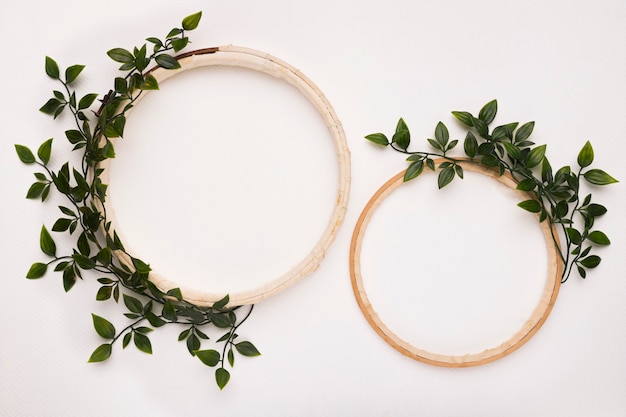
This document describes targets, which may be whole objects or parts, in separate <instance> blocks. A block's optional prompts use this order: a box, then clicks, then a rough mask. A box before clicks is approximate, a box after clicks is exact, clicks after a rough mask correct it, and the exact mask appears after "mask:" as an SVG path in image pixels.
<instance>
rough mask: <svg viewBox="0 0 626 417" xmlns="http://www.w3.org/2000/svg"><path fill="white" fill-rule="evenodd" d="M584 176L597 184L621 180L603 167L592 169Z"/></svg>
mask: <svg viewBox="0 0 626 417" xmlns="http://www.w3.org/2000/svg"><path fill="white" fill-rule="evenodd" d="M583 176H584V177H585V179H586V180H587V181H588V182H590V183H591V184H595V185H608V184H613V183H616V182H619V181H617V180H616V179H615V178H613V177H612V176H610V175H609V174H607V173H606V172H604V171H603V170H601V169H590V170H589V171H587V172H585V173H584V174H583Z"/></svg>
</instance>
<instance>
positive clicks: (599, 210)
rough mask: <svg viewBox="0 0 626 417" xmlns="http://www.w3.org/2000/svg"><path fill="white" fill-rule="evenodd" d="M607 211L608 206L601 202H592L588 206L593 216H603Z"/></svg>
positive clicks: (588, 210) (588, 211)
mask: <svg viewBox="0 0 626 417" xmlns="http://www.w3.org/2000/svg"><path fill="white" fill-rule="evenodd" d="M606 211H607V210H606V207H604V206H603V205H601V204H596V203H591V204H589V205H588V206H587V213H589V215H591V216H593V217H598V216H602V215H603V214H605V213H606Z"/></svg>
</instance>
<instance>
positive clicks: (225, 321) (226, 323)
mask: <svg viewBox="0 0 626 417" xmlns="http://www.w3.org/2000/svg"><path fill="white" fill-rule="evenodd" d="M211 321H212V322H213V324H214V325H215V326H216V327H219V328H221V329H225V328H227V327H230V325H231V322H230V319H229V318H228V316H227V315H225V314H214V315H213V316H212V317H211Z"/></svg>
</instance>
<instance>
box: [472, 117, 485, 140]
mask: <svg viewBox="0 0 626 417" xmlns="http://www.w3.org/2000/svg"><path fill="white" fill-rule="evenodd" d="M472 123H473V124H474V127H475V128H476V131H477V132H478V134H479V135H480V136H483V137H485V136H487V135H488V134H489V127H487V123H485V122H483V121H482V120H480V119H477V118H472Z"/></svg>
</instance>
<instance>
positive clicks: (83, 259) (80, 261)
mask: <svg viewBox="0 0 626 417" xmlns="http://www.w3.org/2000/svg"><path fill="white" fill-rule="evenodd" d="M72 259H74V261H75V262H76V264H77V265H78V266H79V267H80V268H81V269H93V268H95V267H96V263H95V262H94V261H93V259H91V258H88V257H87V256H85V255H82V254H80V253H75V254H73V255H72Z"/></svg>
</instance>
